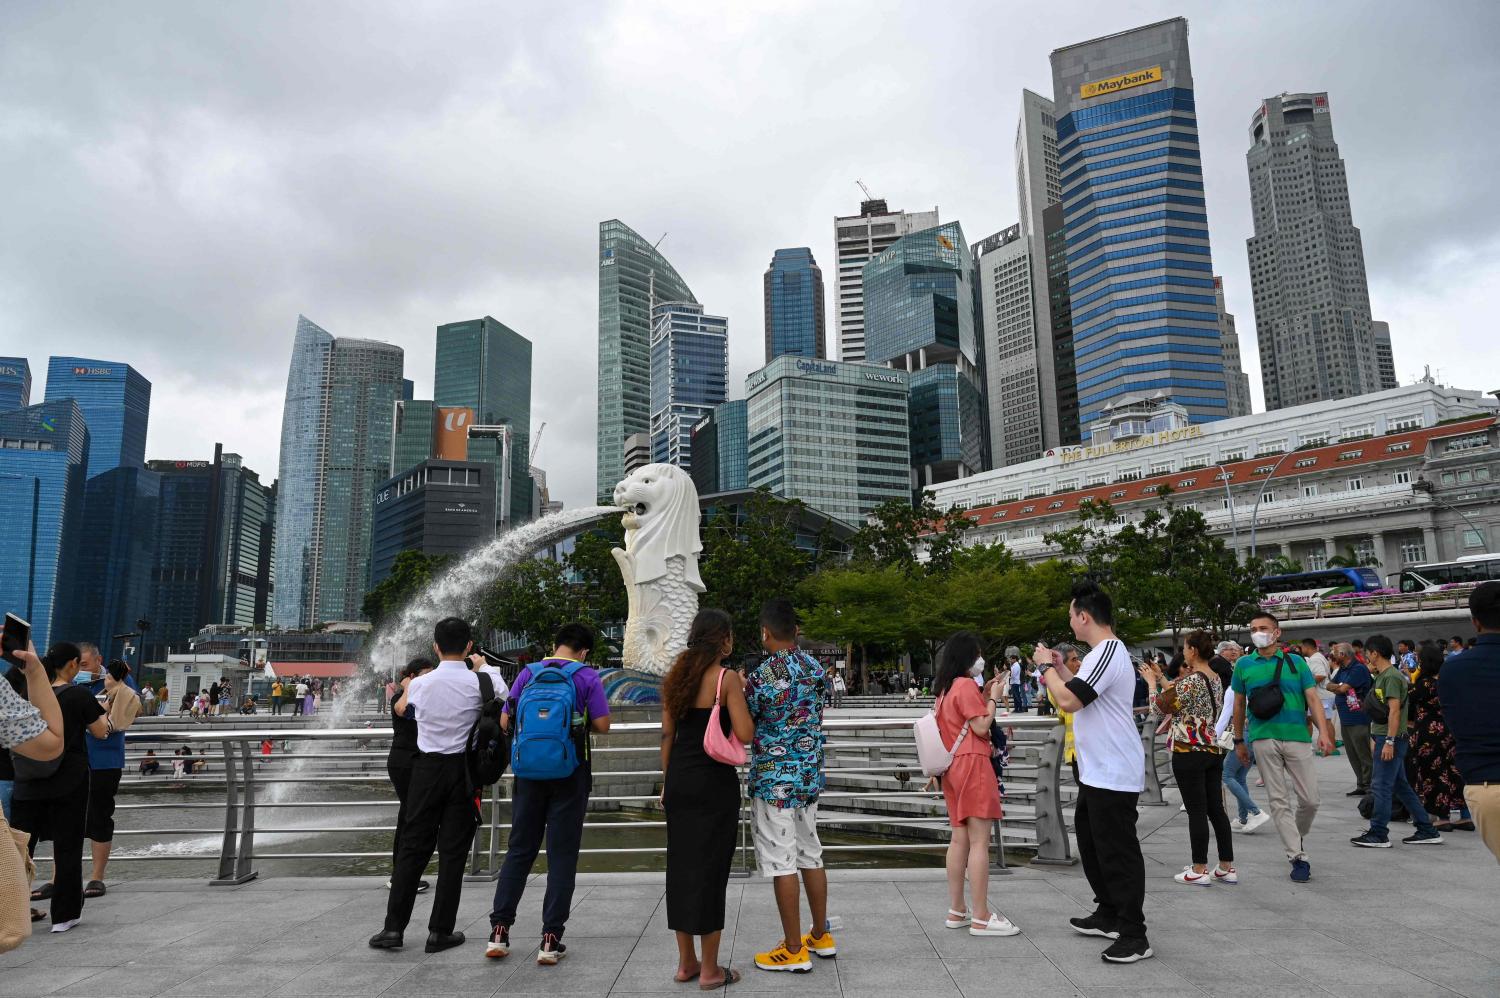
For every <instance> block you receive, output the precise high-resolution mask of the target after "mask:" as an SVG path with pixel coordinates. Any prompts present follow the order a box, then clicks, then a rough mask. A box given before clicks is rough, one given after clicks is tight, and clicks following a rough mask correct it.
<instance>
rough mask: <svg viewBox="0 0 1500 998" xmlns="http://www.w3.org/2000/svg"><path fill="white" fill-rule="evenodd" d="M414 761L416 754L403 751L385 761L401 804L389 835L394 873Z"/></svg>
mask: <svg viewBox="0 0 1500 998" xmlns="http://www.w3.org/2000/svg"><path fill="white" fill-rule="evenodd" d="M415 762H416V756H415V755H411V754H407V753H405V752H403V753H401V755H400V756H397V755H396V754H395V753H392V754H391V757H390V758H388V759H387V760H386V762H385V771H386V773H387V774H388V775H389V776H390V778H391V786H393V787H395V788H396V799H397V800H399V801H400V802H401V806H400V807H398V808H396V834H395V835H393V836H392V837H391V871H392V874H393V875H394V873H395V869H396V862H397V860H399V859H400V858H401V832H402V830H403V829H405V828H406V799H407V797H408V796H409V795H410V794H411V769H412V766H413V765H414V764H415Z"/></svg>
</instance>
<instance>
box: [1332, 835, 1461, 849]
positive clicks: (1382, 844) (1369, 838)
mask: <svg viewBox="0 0 1500 998" xmlns="http://www.w3.org/2000/svg"><path fill="white" fill-rule="evenodd" d="M1413 837H1415V836H1413ZM1438 837H1439V838H1442V836H1438ZM1349 841H1350V842H1352V843H1353V844H1354V845H1357V846H1364V847H1365V848H1366V849H1389V848H1390V847H1391V840H1390V839H1382V838H1380V837H1378V836H1377V835H1375V833H1374V832H1365V833H1364V834H1363V835H1356V836H1354V838H1352V839H1350V840H1349Z"/></svg>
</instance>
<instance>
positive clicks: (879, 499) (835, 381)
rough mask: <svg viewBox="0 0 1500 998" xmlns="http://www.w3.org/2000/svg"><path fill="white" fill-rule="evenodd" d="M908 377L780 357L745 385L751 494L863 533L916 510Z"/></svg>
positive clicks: (884, 370) (875, 369)
mask: <svg viewBox="0 0 1500 998" xmlns="http://www.w3.org/2000/svg"><path fill="white" fill-rule="evenodd" d="M910 378H911V375H908V374H907V372H905V371H893V370H890V369H889V368H883V367H871V366H866V365H864V364H845V363H841V362H838V361H831V360H811V359H808V358H805V357H777V358H776V359H775V360H773V361H771V363H769V364H767V365H766V366H765V367H763V368H762V369H760V370H759V371H756V372H755V373H754V374H752V375H750V377H749V378H747V379H746V380H745V394H746V395H747V396H748V398H747V399H746V438H747V441H748V447H747V452H748V457H747V468H746V479H747V480H746V485H747V486H748V487H749V488H752V489H757V488H761V487H765V488H767V489H769V490H770V491H771V492H773V493H775V494H776V495H779V496H784V497H785V498H788V499H801V500H802V501H803V502H805V503H807V504H808V505H809V506H811V507H813V508H814V509H817V510H821V511H822V512H824V513H827V514H828V515H829V516H832V517H836V518H837V519H840V520H843V521H844V522H845V523H848V524H852V525H854V526H860V525H862V524H863V523H864V522H865V517H867V516H868V515H869V514H870V513H871V512H872V511H873V510H874V509H875V507H877V506H879V505H880V504H881V503H883V502H885V501H887V500H889V499H900V500H902V501H903V502H910V501H911V484H910V479H911V457H910V447H911V445H910V440H909V437H908V435H909V428H908V423H907V412H906V398H907V383H908V381H909V380H910Z"/></svg>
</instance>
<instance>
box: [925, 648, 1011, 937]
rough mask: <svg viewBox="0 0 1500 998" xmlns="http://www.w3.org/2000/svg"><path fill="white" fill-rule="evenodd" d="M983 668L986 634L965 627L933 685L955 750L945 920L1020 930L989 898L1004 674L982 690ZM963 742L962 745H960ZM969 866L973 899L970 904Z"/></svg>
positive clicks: (953, 925) (975, 929) (948, 785)
mask: <svg viewBox="0 0 1500 998" xmlns="http://www.w3.org/2000/svg"><path fill="white" fill-rule="evenodd" d="M983 675H984V656H983V655H981V654H980V645H979V635H977V634H975V633H974V632H972V631H959V632H958V633H957V634H955V635H953V636H952V637H951V638H949V639H948V641H947V643H946V644H945V645H944V646H943V654H942V658H941V659H940V660H939V662H938V670H937V680H936V681H935V682H934V683H933V690H932V691H933V693H934V694H935V695H936V697H937V704H936V707H935V709H936V711H937V722H938V731H939V732H940V733H941V734H942V736H943V744H944V745H945V746H946V747H948V748H949V749H952V750H954V755H953V764H952V765H951V766H949V767H948V771H947V772H946V773H944V774H943V779H942V785H943V799H944V801H946V802H947V805H948V824H949V825H951V826H952V838H951V839H950V840H949V842H948V895H949V900H950V902H951V904H952V907H951V908H949V910H948V917H947V919H946V920H945V922H944V924H945V925H946V926H947V927H948V928H950V929H963V928H967V929H968V930H969V935H971V936H1013V935H1015V934H1016V933H1018V932H1020V931H1021V930H1020V929H1018V928H1016V927H1015V926H1014V925H1012V924H1011V922H1010V920H1009V919H1007V918H1005V917H1004V916H1003V915H1001V914H1000V913H998V912H996V911H993V910H992V909H991V908H990V906H989V880H990V825H991V823H992V822H995V821H998V820H999V818H1000V787H999V784H997V783H996V782H995V771H994V769H993V768H991V766H990V725H991V724H993V723H994V721H995V707H996V705H997V703H998V701H999V700H1000V698H1001V696H1002V691H1003V687H1002V685H1001V680H1000V679H999V678H996V679H995V680H993V681H992V682H991V683H990V685H989V686H988V687H986V688H985V689H984V690H983V692H981V691H980V688H979V684H978V683H976V682H975V679H976V678H978V677H981V676H983ZM955 746H956V748H955ZM965 874H967V879H968V883H969V895H970V898H971V899H972V902H973V905H972V907H966V906H965V904H964V880H965Z"/></svg>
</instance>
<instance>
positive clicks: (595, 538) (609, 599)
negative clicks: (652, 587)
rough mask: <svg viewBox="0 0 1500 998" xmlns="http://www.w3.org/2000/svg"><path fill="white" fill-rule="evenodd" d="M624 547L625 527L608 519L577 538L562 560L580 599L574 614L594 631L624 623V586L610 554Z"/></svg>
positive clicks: (617, 520) (617, 519) (613, 518)
mask: <svg viewBox="0 0 1500 998" xmlns="http://www.w3.org/2000/svg"><path fill="white" fill-rule="evenodd" d="M624 546H625V527H624V525H623V524H622V523H621V522H620V519H619V517H610V518H609V519H607V520H605V521H604V522H603V523H600V524H599V525H598V526H596V527H594V528H593V529H592V530H588V531H585V532H584V533H581V534H579V535H578V537H577V539H576V540H575V541H574V543H573V550H572V551H571V552H569V553H568V556H567V558H566V559H564V565H565V567H566V568H567V571H568V574H569V576H570V578H569V581H570V582H571V583H572V584H573V585H574V587H575V589H576V591H577V593H578V594H579V596H580V599H579V601H578V603H577V612H578V614H579V616H580V617H582V618H584V619H585V620H587V621H589V622H590V623H591V624H592V625H593V626H594V627H595V628H596V629H600V630H602V629H603V628H605V627H608V626H610V625H612V624H619V623H622V622H623V621H624V620H625V609H626V598H625V582H624V580H623V579H621V578H620V565H619V563H618V562H616V561H615V556H614V555H612V554H610V551H611V549H613V548H623V547H624ZM601 644H602V642H601ZM601 650H602V649H601Z"/></svg>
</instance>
